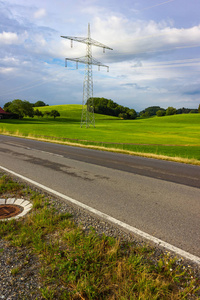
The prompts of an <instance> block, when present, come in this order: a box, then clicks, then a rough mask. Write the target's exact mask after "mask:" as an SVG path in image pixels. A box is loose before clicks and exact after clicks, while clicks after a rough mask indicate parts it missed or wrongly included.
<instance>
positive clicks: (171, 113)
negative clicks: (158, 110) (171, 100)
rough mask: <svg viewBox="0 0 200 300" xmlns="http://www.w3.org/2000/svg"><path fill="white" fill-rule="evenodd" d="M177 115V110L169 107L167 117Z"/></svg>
mask: <svg viewBox="0 0 200 300" xmlns="http://www.w3.org/2000/svg"><path fill="white" fill-rule="evenodd" d="M175 114H176V108H174V107H172V106H169V107H168V108H167V110H166V115H167V116H170V115H175Z"/></svg>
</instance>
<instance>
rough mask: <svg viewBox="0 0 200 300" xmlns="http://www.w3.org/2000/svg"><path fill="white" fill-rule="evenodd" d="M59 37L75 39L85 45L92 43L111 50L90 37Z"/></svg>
mask: <svg viewBox="0 0 200 300" xmlns="http://www.w3.org/2000/svg"><path fill="white" fill-rule="evenodd" d="M61 37H62V38H64V39H68V40H71V41H76V42H80V43H84V44H87V45H93V46H96V47H101V48H103V49H109V50H113V49H112V48H110V47H108V46H106V45H104V44H102V43H99V42H98V41H95V40H93V39H91V38H88V37H76V36H61Z"/></svg>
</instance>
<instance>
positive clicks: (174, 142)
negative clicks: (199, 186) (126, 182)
mask: <svg viewBox="0 0 200 300" xmlns="http://www.w3.org/2000/svg"><path fill="white" fill-rule="evenodd" d="M53 109H55V110H57V111H58V112H59V113H60V117H59V118H56V119H55V120H54V119H53V118H52V117H49V118H38V117H34V118H24V119H23V120H0V134H11V135H16V136H23V137H29V138H37V139H47V140H53V141H55V140H57V141H59V142H68V143H73V144H74V145H75V144H81V145H84V146H86V145H87V146H92V147H98V148H100V149H107V150H108V149H112V151H114V150H116V151H121V152H126V153H129V152H132V153H133V154H138V155H144V156H151V157H156V158H162V159H170V160H171V159H172V160H177V161H183V162H188V163H195V164H200V114H181V115H173V116H165V117H151V118H147V119H136V120H121V119H119V118H116V117H111V116H105V115H99V114H96V115H95V122H96V127H95V128H93V127H90V128H85V127H83V128H80V119H81V110H82V106H81V105H56V106H46V107H40V108H39V110H41V111H43V112H44V111H51V110H53Z"/></svg>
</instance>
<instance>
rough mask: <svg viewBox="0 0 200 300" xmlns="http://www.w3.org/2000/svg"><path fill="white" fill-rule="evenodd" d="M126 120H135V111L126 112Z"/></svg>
mask: <svg viewBox="0 0 200 300" xmlns="http://www.w3.org/2000/svg"><path fill="white" fill-rule="evenodd" d="M128 118H129V119H131V120H134V119H136V118H137V113H136V111H135V109H129V110H128Z"/></svg>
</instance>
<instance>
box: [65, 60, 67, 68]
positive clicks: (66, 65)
mask: <svg viewBox="0 0 200 300" xmlns="http://www.w3.org/2000/svg"><path fill="white" fill-rule="evenodd" d="M65 67H66V68H67V59H66V58H65Z"/></svg>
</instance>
